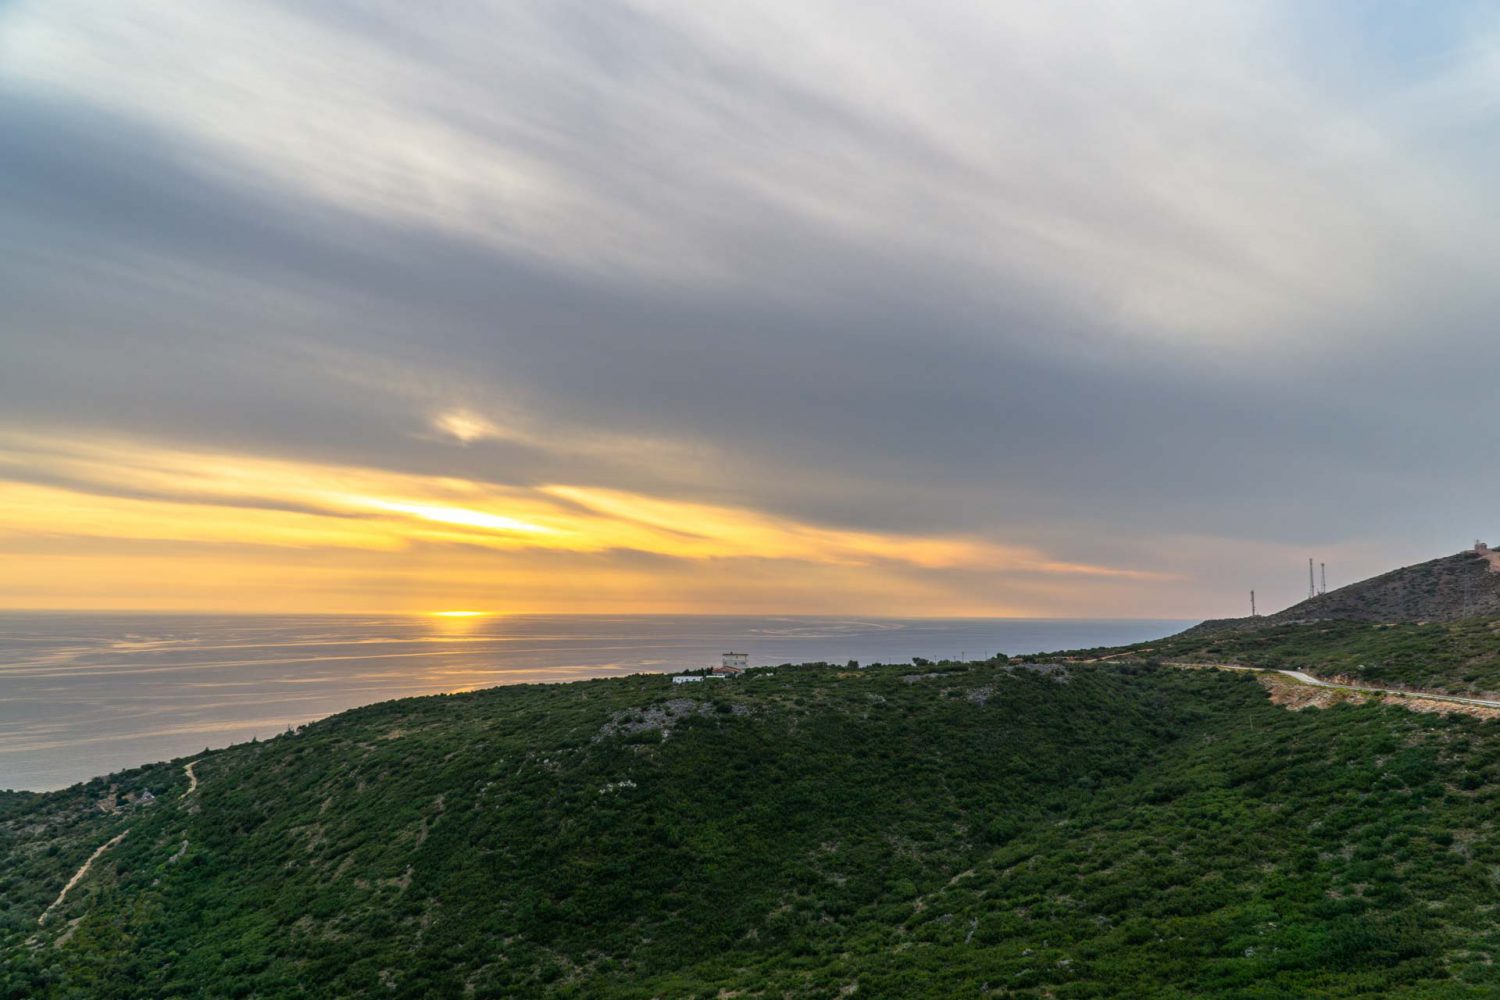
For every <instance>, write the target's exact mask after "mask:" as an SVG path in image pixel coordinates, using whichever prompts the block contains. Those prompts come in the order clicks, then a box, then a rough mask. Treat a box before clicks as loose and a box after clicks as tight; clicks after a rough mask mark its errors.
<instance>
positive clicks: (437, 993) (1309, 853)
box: [0, 662, 1500, 1000]
mask: <svg viewBox="0 0 1500 1000" xmlns="http://www.w3.org/2000/svg"><path fill="white" fill-rule="evenodd" d="M685 688H686V689H690V690H687V691H684V689H685ZM195 769H196V773H197V775H198V777H199V779H200V782H201V783H200V785H199V787H198V790H197V791H196V792H195V793H193V794H192V795H190V796H187V797H186V798H179V797H178V796H180V795H181V794H182V793H183V792H184V791H185V790H186V788H187V778H186V776H185V775H184V774H183V772H182V769H181V767H180V765H172V766H166V765H162V766H158V767H154V768H145V769H141V770H138V771H135V772H130V773H128V774H124V775H117V776H114V777H113V778H111V779H107V780H101V781H97V782H92V783H90V784H88V785H80V786H76V787H75V788H72V789H68V790H67V791H64V792H59V793H55V794H50V795H11V796H4V797H0V836H3V840H0V887H4V892H3V893H0V899H3V906H4V910H3V913H0V918H3V922H0V928H3V935H4V936H3V938H0V949H3V956H4V960H3V961H4V964H3V966H0V996H6V997H49V996H51V997H101V996H108V997H121V998H131V997H141V998H144V997H153V998H154V997H200V996H201V997H283V996H286V997H331V996H371V995H375V996H393V997H463V996H475V997H527V996H556V997H577V998H583V997H589V998H593V997H603V998H641V1000H645V998H649V997H674V998H675V997H704V998H710V997H716V996H719V995H720V991H722V990H729V991H740V994H739V995H742V996H763V997H783V996H792V997H826V996H836V995H838V994H839V993H840V991H841V990H845V989H847V988H850V987H857V995H859V996H873V997H950V996H983V995H985V994H986V992H988V994H989V995H999V996H1006V995H1009V996H1026V997H1042V996H1053V997H1068V998H1076V997H1122V996H1131V997H1135V996H1147V997H1149V996H1162V997H1189V996H1205V995H1213V996H1237V997H1288V998H1290V997H1306V996H1327V997H1355V996H1371V997H1373V996H1404V997H1449V996H1455V997H1456V996H1488V995H1493V994H1494V992H1495V991H1496V990H1497V989H1500V973H1496V972H1493V971H1492V966H1491V964H1490V959H1491V956H1492V955H1494V954H1496V953H1497V952H1500V922H1497V918H1496V915H1495V910H1494V906H1495V900H1496V897H1497V895H1500V885H1497V882H1496V878H1495V875H1494V873H1495V872H1496V871H1497V870H1500V830H1497V829H1496V826H1495V819H1496V813H1497V807H1500V799H1497V797H1496V795H1495V793H1494V788H1495V786H1494V784H1493V778H1494V776H1495V775H1496V774H1497V773H1500V739H1497V733H1496V732H1495V730H1494V727H1493V725H1492V724H1489V723H1484V722H1478V721H1474V720H1470V719H1458V718H1446V717H1438V716H1428V715H1417V714H1412V713H1407V712H1403V711H1401V710H1399V709H1394V708H1388V707H1379V706H1373V705H1370V706H1363V707H1347V706H1346V707H1341V708H1337V709H1333V710H1329V711H1321V712H1320V711H1304V712H1297V713H1293V712H1287V711H1285V710H1282V709H1280V708H1276V707H1274V706H1272V705H1271V704H1270V703H1269V702H1268V701H1267V699H1266V697H1265V695H1264V693H1263V691H1262V689H1261V688H1260V686H1259V685H1258V684H1257V683H1256V682H1255V681H1254V679H1253V678H1250V677H1248V676H1244V675H1240V674H1228V673H1221V672H1216V671H1179V670H1168V669H1152V668H1151V667H1150V666H1148V665H1145V664H1142V663H1134V662H1133V663H1130V664H1119V665H1114V664H1101V665H1090V666H1084V665H1069V666H1057V665H1052V664H1036V663H1028V664H1022V665H1014V666H1006V665H1004V664H1003V663H998V662H990V663H983V664H980V663H975V664H956V663H946V662H945V663H942V664H935V665H934V664H929V665H927V666H925V667H921V668H920V669H918V668H916V667H913V666H911V665H905V666H890V667H871V668H868V669H866V670H863V671H857V670H850V669H845V668H843V667H833V666H826V665H824V666H816V667H805V668H798V667H782V668H778V669H777V670H776V671H775V672H774V674H772V675H768V674H767V673H765V672H761V671H756V672H752V673H751V674H750V675H748V676H746V677H742V678H738V679H735V680H731V681H718V682H715V681H704V682H701V683H699V684H693V685H683V686H682V687H678V688H675V689H674V688H672V686H671V685H670V684H669V683H668V682H667V681H666V680H665V679H664V678H660V677H633V678H625V679H618V680H601V681H590V682H584V683H578V684H568V685H556V686H525V687H511V688H502V689H497V690H494V691H485V692H478V693H474V694H468V695H459V696H448V697H439V698H424V699H413V700H407V701H400V702H391V703H387V704H382V705H376V706H372V707H370V708H366V709H361V710H358V711H354V712H349V713H345V714H343V715H340V716H337V717H334V718H332V719H329V720H326V721H324V722H322V723H318V724H316V725H313V726H309V727H307V728H306V729H305V730H303V731H301V732H299V733H297V734H294V735H288V736H283V737H279V738H277V739H274V740H269V741H266V742H263V743H259V744H250V745H244V746H240V747H235V748H232V749H230V750H226V751H222V752H218V753H213V754H207V755H204V756H202V757H200V758H198V759H197V762H196V764H195ZM111 785H113V786H115V796H116V798H115V801H116V803H117V804H118V803H119V802H120V801H122V799H121V796H123V795H125V794H126V793H127V792H129V793H132V794H137V793H138V792H139V791H143V790H146V789H148V788H149V789H150V790H152V791H153V792H154V793H155V795H156V796H157V799H156V801H155V802H154V803H150V804H146V805H126V806H120V807H119V811H118V812H117V813H112V814H107V813H105V812H102V811H100V810H99V809H98V808H96V807H95V803H96V802H97V801H98V800H99V799H100V797H101V796H104V795H107V794H108V793H109V790H110V786H111ZM125 829H128V830H129V831H130V832H129V835H128V836H127V837H126V839H125V840H124V841H122V842H121V843H120V844H119V845H118V846H116V847H114V848H112V849H111V850H110V851H109V852H107V853H106V854H105V855H104V856H103V857H102V858H101V859H100V861H99V862H97V863H96V864H95V866H94V868H93V869H92V870H91V871H90V873H89V875H88V877H87V878H86V879H84V880H83V881H82V882H81V883H80V884H79V886H78V887H77V888H76V889H75V890H74V891H73V893H71V894H70V895H69V896H68V899H67V901H66V902H65V904H64V905H63V906H62V907H60V908H59V910H58V911H57V912H56V913H55V914H54V916H53V917H52V918H50V919H49V921H48V923H47V924H46V925H45V926H44V927H42V928H40V929H39V928H38V927H37V925H36V920H37V916H38V915H39V914H40V913H41V911H42V910H43V909H44V908H45V906H46V905H47V903H49V902H50V901H51V899H52V898H53V897H55V895H56V893H57V890H58V889H59V888H61V886H62V884H63V883H64V882H65V881H66V880H67V878H68V876H69V875H70V874H71V873H72V872H73V871H74V870H76V869H77V867H78V865H79V864H81V863H82V861H83V859H85V858H87V857H88V855H89V854H90V853H91V852H92V851H93V850H94V849H95V848H96V847H98V846H99V845H100V844H101V843H103V842H104V841H106V840H107V839H109V837H111V836H113V835H114V834H115V833H117V832H119V831H121V830H125ZM184 844H186V845H187V846H186V847H185V848H184V847H183V845H184ZM54 847H55V848H57V850H56V852H55V853H49V852H50V851H51V849H52V848H54ZM28 942H30V943H28Z"/></svg>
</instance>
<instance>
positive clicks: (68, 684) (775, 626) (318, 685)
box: [0, 613, 1189, 790]
mask: <svg viewBox="0 0 1500 1000" xmlns="http://www.w3.org/2000/svg"><path fill="white" fill-rule="evenodd" d="M1188 624H1189V623H1188V622H1182V621H1162V620H1065V619H1015V618H1004V619H996V618H985V619H972V618H967V619H931V618H923V619H894V618H849V617H841V618H811V617H805V618H804V617H743V616H735V617H715V616H700V615H693V616H660V615H651V616H599V615H519V616H495V617H475V618H444V617H414V616H342V615H340V616H328V615H308V616H288V615H276V616H265V615H253V616H252V615H162V614H151V615H142V614H60V613H0V788H16V789H36V790H42V789H51V788H61V787H64V786H66V785H69V784H71V783H73V782H76V781H82V780H85V779H88V778H91V777H95V776H97V775H101V774H106V773H109V772H111V771H117V770H120V769H121V768H126V767H132V766H135V765H137V764H144V763H149V762H152V761H158V760H166V759H170V758H172V757H178V756H182V755H184V754H189V753H194V752H196V751H199V750H202V749H203V748H205V747H222V746H225V745H227V744H230V743H237V742H241V741H244V740H248V739H251V738H253V737H255V738H264V737H268V736H273V735H275V734H277V733H279V732H282V731H284V730H285V729H287V728H288V727H289V726H294V725H298V724H300V723H304V722H309V721H311V720H313V719H318V718H321V717H323V716H326V715H330V714H332V713H334V712H339V711H342V710H344V709H347V708H354V707H356V706H359V705H368V704H371V703H373V702H377V701H385V700H387V699H390V698H403V697H407V696H410V695H422V694H436V693H440V692H451V691H471V690H474V689H475V688H484V687H493V686H495V685H498V684H520V683H527V682H537V681H570V680H577V679H579V678H584V677H606V676H612V675H618V674H632V673H638V672H654V671H673V670H681V669H685V668H690V667H701V666H706V665H708V664H710V663H713V662H717V657H718V656H719V654H720V653H721V652H724V651H726V650H731V649H732V650H736V651H742V652H746V653H748V654H749V655H750V662H751V663H752V664H756V665H760V664H776V663H788V662H797V663H800V662H806V661H818V660H827V661H834V662H843V661H845V660H850V659H856V660H859V661H861V662H863V663H870V662H875V661H884V662H904V661H907V660H909V659H911V658H912V657H913V656H926V657H931V658H934V659H937V658H944V657H948V658H955V657H959V656H967V657H970V658H982V657H987V656H989V655H991V654H993V653H997V652H1002V653H1010V654H1017V653H1034V652H1039V651H1043V650H1053V649H1079V648H1086V647H1092V646H1104V645H1118V644H1121V643H1126V642H1138V641H1142V640H1146V639H1153V638H1158V637H1160V636H1163V635H1167V634H1170V633H1172V632H1176V631H1179V630H1180V629H1182V628H1184V627H1185V626H1186V625H1188Z"/></svg>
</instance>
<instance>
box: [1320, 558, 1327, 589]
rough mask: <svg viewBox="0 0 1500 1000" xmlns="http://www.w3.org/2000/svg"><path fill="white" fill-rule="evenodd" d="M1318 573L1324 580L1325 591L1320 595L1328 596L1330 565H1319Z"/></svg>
mask: <svg viewBox="0 0 1500 1000" xmlns="http://www.w3.org/2000/svg"><path fill="white" fill-rule="evenodd" d="M1318 573H1319V575H1320V576H1321V577H1322V579H1323V589H1322V590H1320V591H1318V593H1320V594H1326V593H1328V564H1327V563H1318Z"/></svg>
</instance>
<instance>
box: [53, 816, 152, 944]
mask: <svg viewBox="0 0 1500 1000" xmlns="http://www.w3.org/2000/svg"><path fill="white" fill-rule="evenodd" d="M129 832H130V831H129V830H122V831H121V832H120V833H119V834H117V835H116V836H115V837H113V838H112V839H110V840H107V841H105V842H104V843H102V844H100V845H99V847H98V848H97V849H96V850H95V851H94V853H93V854H90V855H89V859H88V860H87V861H85V862H84V863H83V867H82V868H80V869H78V870H77V871H76V872H74V873H73V877H72V878H70V879H68V884H67V885H65V886H63V887H62V892H60V893H58V894H57V898H56V899H54V900H53V901H52V905H51V906H49V907H47V908H46V909H45V910H43V911H42V915H41V916H40V917H37V918H36V922H37V926H38V927H40V926H41V925H42V924H43V923H45V922H46V920H47V917H48V916H49V915H51V913H52V911H53V910H55V909H57V908H58V907H59V906H61V905H62V901H63V900H64V899H67V898H68V892H69V890H71V889H72V888H73V887H74V886H75V885H77V884H78V882H79V880H80V879H82V878H83V877H84V876H85V875H87V874H88V873H89V868H90V867H92V866H93V864H94V862H95V861H98V860H99V856H100V855H101V854H103V853H104V852H105V851H107V850H109V849H110V848H111V847H114V846H115V845H116V844H118V843H119V842H120V841H122V840H124V839H125V834H127V833H129Z"/></svg>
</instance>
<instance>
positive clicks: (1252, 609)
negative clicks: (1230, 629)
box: [1250, 590, 1256, 618]
mask: <svg viewBox="0 0 1500 1000" xmlns="http://www.w3.org/2000/svg"><path fill="white" fill-rule="evenodd" d="M1250 617H1251V618H1255V617H1256V614H1255V591H1253V590H1252V591H1250Z"/></svg>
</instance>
